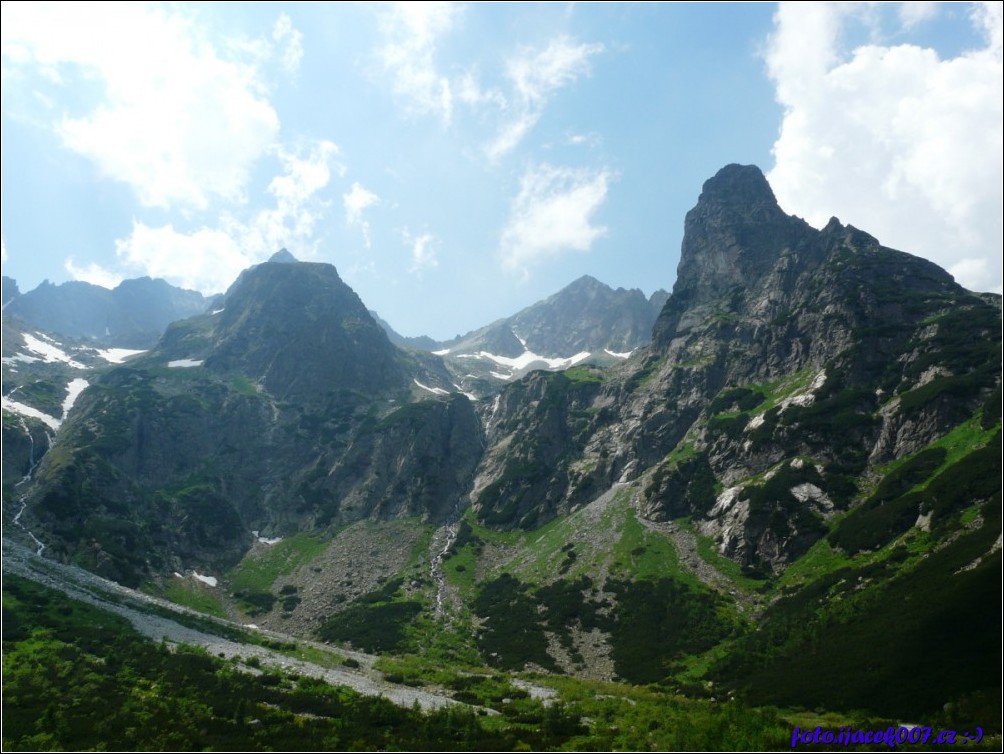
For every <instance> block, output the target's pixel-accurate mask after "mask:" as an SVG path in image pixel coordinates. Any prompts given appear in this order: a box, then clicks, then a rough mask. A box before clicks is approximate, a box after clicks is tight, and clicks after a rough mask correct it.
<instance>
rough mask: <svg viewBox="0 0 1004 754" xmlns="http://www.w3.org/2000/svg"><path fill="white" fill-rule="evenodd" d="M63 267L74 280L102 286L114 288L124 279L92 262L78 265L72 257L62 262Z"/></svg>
mask: <svg viewBox="0 0 1004 754" xmlns="http://www.w3.org/2000/svg"><path fill="white" fill-rule="evenodd" d="M63 268H64V269H65V270H66V271H67V272H68V273H70V277H72V278H73V279H74V280H82V281H83V282H85V283H90V284H91V285H100V286H101V287H102V288H115V287H116V286H118V284H119V283H121V282H122V281H123V280H124V279H125V276H123V275H120V274H118V273H115V272H112V271H111V270H106V269H105V268H104V267H102V266H101V265H99V264H96V263H94V262H91V263H89V264H85V265H83V266H79V267H78V266H77V263H76V261H75V260H74V258H73V257H69V258H67V260H66V262H64V263H63Z"/></svg>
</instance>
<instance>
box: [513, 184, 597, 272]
mask: <svg viewBox="0 0 1004 754" xmlns="http://www.w3.org/2000/svg"><path fill="white" fill-rule="evenodd" d="M611 178H612V176H611V174H610V172H609V171H607V170H599V171H592V170H586V169H573V168H563V167H554V166H551V165H547V164H542V165H538V166H536V167H534V168H531V169H529V170H527V172H526V173H524V175H523V178H522V179H521V181H520V190H519V194H518V195H517V196H516V198H515V199H514V200H513V202H512V206H511V207H510V211H509V221H508V224H507V225H506V227H505V229H504V230H503V232H502V239H501V244H500V250H501V254H502V263H503V265H504V266H505V267H508V268H512V269H517V268H518V269H523V268H525V266H526V265H528V264H530V263H532V262H535V261H536V260H537V259H540V258H542V257H546V256H553V255H556V254H560V253H562V252H565V251H568V250H572V251H588V250H589V249H590V248H591V247H592V245H593V242H594V241H595V240H596V239H597V238H600V237H601V236H603V235H605V234H606V231H607V229H606V228H605V227H602V226H595V225H592V224H591V223H592V216H593V214H594V213H595V212H596V210H597V209H599V207H600V205H602V204H603V202H604V200H605V199H606V196H607V187H608V185H609V183H610V180H611Z"/></svg>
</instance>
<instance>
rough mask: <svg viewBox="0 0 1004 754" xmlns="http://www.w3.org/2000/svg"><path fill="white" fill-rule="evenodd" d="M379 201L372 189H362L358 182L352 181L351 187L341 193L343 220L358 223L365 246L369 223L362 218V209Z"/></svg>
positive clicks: (368, 236) (367, 239) (367, 242)
mask: <svg viewBox="0 0 1004 754" xmlns="http://www.w3.org/2000/svg"><path fill="white" fill-rule="evenodd" d="M379 203H380V197H379V196H377V195H376V194H374V193H373V192H372V191H367V190H366V189H364V188H363V187H362V186H361V185H360V184H359V182H358V181H357V182H354V183H353V184H352V188H351V189H349V190H348V191H347V192H346V193H344V194H342V204H343V205H344V206H345V222H346V223H348V224H349V225H359V227H360V228H361V229H362V232H363V241H364V242H365V243H366V248H367V249H368V248H369V247H370V224H369V223H368V222H367V221H366V220H364V219H363V210H365V209H366V208H367V207H372V206H373V205H374V204H379Z"/></svg>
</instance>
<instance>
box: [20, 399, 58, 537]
mask: <svg viewBox="0 0 1004 754" xmlns="http://www.w3.org/2000/svg"><path fill="white" fill-rule="evenodd" d="M18 421H20V422H21V429H23V430H24V433H25V434H26V435H27V436H28V443H29V445H28V447H29V451H28V473H27V474H25V475H24V477H23V478H22V479H21V481H20V482H17V483H16V484H15V485H14V487H15V489H16V488H17V487H20V486H21V485H22V484H24V483H25V482H28V481H31V477H32V476H33V475H34V473H35V467H36V466H38V461H36V460H35V438H34V437H32V436H31V430H30V429H28V425H27V424H25V421H24V419H22V418H21V417H20V416H19V417H18ZM46 437H48V438H49V445H50V446H51V445H52V437H51V436H49V435H48V433H46ZM18 502H19V503H21V509H20V510H19V511H18V512H17V514H16V515H15V516H14V525H15V526H16V527H18V528H19V529H20V530H21V531H23V532H24V533H25V534H27V535H28V536H29V537H31V541H32V542H34V543H35V547H36V550H35V554H36V555H41V554H42V551H43V550H44V549H45V544H44V543H43V542H42V541H41V540H39V538H38V537H36V536H35V534H34V532H32V531H31V529H29V528H28V527H27V526H25V525H24V524H22V523H21V516H22V514H24V509H25V508H27V507H28V497H27V495H21V497H20V498H18Z"/></svg>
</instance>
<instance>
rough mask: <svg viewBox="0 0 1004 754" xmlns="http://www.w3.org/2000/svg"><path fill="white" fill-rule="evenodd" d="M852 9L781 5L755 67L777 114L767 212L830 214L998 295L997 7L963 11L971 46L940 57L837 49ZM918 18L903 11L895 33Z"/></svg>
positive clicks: (820, 217) (817, 220) (887, 49)
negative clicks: (975, 40) (974, 39)
mask: <svg viewBox="0 0 1004 754" xmlns="http://www.w3.org/2000/svg"><path fill="white" fill-rule="evenodd" d="M868 12H870V11H869V9H868V7H867V6H862V5H858V4H824V3H791V4H788V3H782V4H781V6H780V7H779V9H778V11H777V13H776V15H775V19H774V21H775V29H774V33H773V35H772V36H771V38H770V40H769V43H768V46H767V50H766V55H765V57H766V62H767V70H768V74H769V75H770V77H771V79H772V80H773V81H774V84H775V87H776V94H777V99H778V101H779V102H780V103H781V104H782V105H783V107H784V118H783V121H782V125H781V132H780V135H779V137H778V139H777V141H776V142H775V144H774V149H773V154H774V158H775V164H774V167H773V169H772V170H771V171H770V172H769V174H768V178H769V180H770V182H771V185H772V186H773V188H774V191H775V193H776V194H777V197H778V200H779V201H780V203H781V205H782V206H783V207H784V208H785V209H786V210H787V211H789V212H793V213H795V214H798V215H802V216H804V217H805V218H806V219H807V220H808V221H809V222H810V223H813V224H815V225H818V226H821V225H823V224H824V223H825V222H826V221H827V220H828V218H829V217H830V216H831V215H837V216H838V217H840V219H841V220H842V221H844V222H849V223H852V224H854V225H856V226H858V227H860V228H863V229H865V230H867V231H868V232H869V233H872V234H873V235H875V236H876V237H878V238H879V240H880V241H881V242H882V243H884V244H885V245H887V246H892V247H896V248H901V249H904V250H906V251H910V252H912V253H916V254H920V255H922V256H925V257H927V258H929V259H931V260H932V261H934V262H936V263H938V264H940V265H942V266H943V267H945V268H947V269H949V270H951V271H952V272H953V274H955V275H956V277H957V279H958V281H959V282H960V283H962V284H963V285H965V286H967V287H970V288H974V289H979V290H991V289H999V288H1000V286H1001V261H1000V256H999V254H1000V249H1001V245H1002V222H1001V212H1000V207H1001V202H1002V189H1001V187H1002V183H1004V178H1002V167H1001V166H1002V161H1004V154H1002V143H1004V135H1002V120H1004V112H1002V101H1001V97H1000V92H1001V87H1002V81H1004V77H1002V70H1004V67H1002V57H1001V26H1002V24H1001V6H1000V4H999V3H987V4H983V5H977V6H975V7H974V11H973V13H972V21H973V25H974V28H975V29H976V30H977V31H979V32H980V33H981V34H982V36H983V38H984V44H983V45H982V46H980V47H979V48H978V49H974V50H970V51H967V52H965V53H962V54H960V55H958V56H957V57H953V58H948V59H943V58H942V57H940V56H939V54H938V53H937V52H936V51H935V50H933V49H929V48H924V47H921V46H918V45H914V44H898V45H894V46H890V45H881V44H876V43H872V44H867V45H862V46H859V47H857V48H855V49H853V50H850V51H848V50H845V49H843V48H842V46H841V40H842V39H843V34H842V32H844V31H845V27H846V26H847V25H848V24H849V23H850V22H851V21H855V20H865V21H866V22H867V21H868V19H867V18H863V17H861V15H860V14H865V13H868ZM929 16H930V11H929V10H925V9H918V8H915V7H913V6H912V5H911V6H904V7H903V8H902V9H901V10H900V13H899V19H900V23H901V25H902V28H901V29H899V30H898V33H899V34H905V33H906V32H907V31H908V30H909V29H910V28H913V27H914V26H915V25H918V24H921V23H923V21H925V20H926V19H927V18H929Z"/></svg>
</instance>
